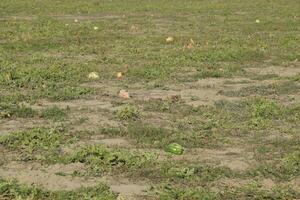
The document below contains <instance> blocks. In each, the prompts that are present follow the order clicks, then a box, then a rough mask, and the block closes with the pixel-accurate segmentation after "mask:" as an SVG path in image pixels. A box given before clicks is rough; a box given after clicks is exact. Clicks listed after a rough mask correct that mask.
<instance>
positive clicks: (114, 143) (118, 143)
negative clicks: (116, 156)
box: [96, 138, 131, 147]
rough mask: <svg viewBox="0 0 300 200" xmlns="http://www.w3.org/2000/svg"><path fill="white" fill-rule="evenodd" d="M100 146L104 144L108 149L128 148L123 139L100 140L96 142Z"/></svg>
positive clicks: (126, 142)
mask: <svg viewBox="0 0 300 200" xmlns="http://www.w3.org/2000/svg"><path fill="white" fill-rule="evenodd" d="M96 142H98V143H100V144H104V145H106V146H108V147H129V146H131V144H130V142H129V141H128V140H126V139H124V138H108V139H102V140H96Z"/></svg>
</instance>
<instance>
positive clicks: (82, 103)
mask: <svg viewBox="0 0 300 200" xmlns="http://www.w3.org/2000/svg"><path fill="white" fill-rule="evenodd" d="M51 106H57V107H59V108H64V109H65V108H70V109H74V110H82V109H92V110H97V109H112V107H113V106H112V104H111V103H110V102H109V101H103V100H100V99H97V98H96V97H95V99H79V100H72V101H59V102H52V101H47V100H40V101H39V102H38V103H37V104H36V105H34V106H32V107H33V108H36V109H42V108H45V107H51Z"/></svg>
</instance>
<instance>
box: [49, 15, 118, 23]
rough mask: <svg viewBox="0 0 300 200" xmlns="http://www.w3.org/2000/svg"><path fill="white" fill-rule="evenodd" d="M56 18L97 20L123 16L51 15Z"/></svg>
mask: <svg viewBox="0 0 300 200" xmlns="http://www.w3.org/2000/svg"><path fill="white" fill-rule="evenodd" d="M51 17H54V18H56V19H61V20H75V19H77V20H78V21H79V22H80V21H97V20H108V19H120V18H123V16H120V15H52V16H51Z"/></svg>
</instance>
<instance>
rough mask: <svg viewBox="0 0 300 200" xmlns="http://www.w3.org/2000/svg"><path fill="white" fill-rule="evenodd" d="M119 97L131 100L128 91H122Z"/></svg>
mask: <svg viewBox="0 0 300 200" xmlns="http://www.w3.org/2000/svg"><path fill="white" fill-rule="evenodd" d="M119 97H120V98H122V99H130V95H129V92H127V91H126V90H120V92H119Z"/></svg>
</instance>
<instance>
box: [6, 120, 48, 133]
mask: <svg viewBox="0 0 300 200" xmlns="http://www.w3.org/2000/svg"><path fill="white" fill-rule="evenodd" d="M37 124H39V125H46V124H45V121H43V120H38V119H13V120H8V121H6V120H5V121H2V122H1V121H0V136H1V135H7V134H9V133H11V132H14V131H22V130H26V129H29V128H33V127H36V125H37Z"/></svg>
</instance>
